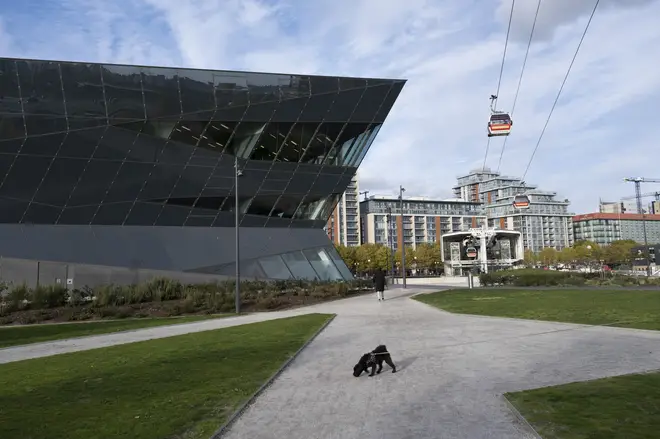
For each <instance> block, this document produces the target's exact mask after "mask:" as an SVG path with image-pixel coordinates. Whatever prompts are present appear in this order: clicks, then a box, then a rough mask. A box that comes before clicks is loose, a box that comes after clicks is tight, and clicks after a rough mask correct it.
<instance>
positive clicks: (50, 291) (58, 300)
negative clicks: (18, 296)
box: [28, 284, 69, 309]
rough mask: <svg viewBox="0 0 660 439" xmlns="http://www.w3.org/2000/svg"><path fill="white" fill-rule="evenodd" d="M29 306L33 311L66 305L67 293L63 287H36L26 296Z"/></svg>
mask: <svg viewBox="0 0 660 439" xmlns="http://www.w3.org/2000/svg"><path fill="white" fill-rule="evenodd" d="M28 297H29V300H30V306H31V307H32V308H34V309H44V308H58V307H60V306H64V305H66V303H67V302H68V300H69V291H68V290H67V288H66V287H65V286H63V285H59V284H55V285H46V286H44V285H37V286H36V287H35V288H34V289H33V290H32V291H30V293H29V294H28Z"/></svg>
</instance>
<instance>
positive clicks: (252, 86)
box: [245, 73, 286, 105]
mask: <svg viewBox="0 0 660 439" xmlns="http://www.w3.org/2000/svg"><path fill="white" fill-rule="evenodd" d="M245 77H246V81H247V86H248V89H249V93H250V105H254V104H259V103H262V102H273V101H275V102H277V101H279V100H280V80H281V81H282V83H284V84H286V75H273V74H268V73H246V74H245Z"/></svg>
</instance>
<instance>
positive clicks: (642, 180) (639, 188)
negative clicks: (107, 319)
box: [623, 177, 660, 276]
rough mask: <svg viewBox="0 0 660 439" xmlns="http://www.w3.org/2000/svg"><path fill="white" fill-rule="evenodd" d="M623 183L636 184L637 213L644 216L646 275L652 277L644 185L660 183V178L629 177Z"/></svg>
mask: <svg viewBox="0 0 660 439" xmlns="http://www.w3.org/2000/svg"><path fill="white" fill-rule="evenodd" d="M623 181H627V182H629V183H634V184H635V201H636V203H637V213H639V214H640V215H642V230H643V233H644V252H645V253H646V275H647V276H651V255H650V252H649V242H648V238H647V235H646V215H645V214H644V208H643V206H642V183H660V178H646V177H627V178H624V179H623Z"/></svg>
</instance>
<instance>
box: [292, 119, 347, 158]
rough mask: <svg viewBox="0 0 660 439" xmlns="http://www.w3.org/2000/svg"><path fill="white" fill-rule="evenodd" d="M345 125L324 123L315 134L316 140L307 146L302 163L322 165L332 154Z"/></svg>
mask: <svg viewBox="0 0 660 439" xmlns="http://www.w3.org/2000/svg"><path fill="white" fill-rule="evenodd" d="M343 128H344V124H343V123H337V122H331V123H322V124H321V126H320V127H319V128H318V130H317V131H316V132H315V133H314V138H313V139H312V140H311V141H310V142H309V143H308V144H307V147H306V149H305V153H304V154H303V158H302V160H301V162H303V163H313V164H319V165H320V164H322V163H323V162H324V161H325V160H326V157H327V156H328V155H329V154H332V151H333V148H332V146H333V145H334V144H335V141H336V140H337V138H338V137H339V136H340V134H341V131H342V129H343Z"/></svg>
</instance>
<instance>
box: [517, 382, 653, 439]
mask: <svg viewBox="0 0 660 439" xmlns="http://www.w3.org/2000/svg"><path fill="white" fill-rule="evenodd" d="M506 397H507V398H508V399H509V401H510V402H511V403H512V404H513V405H514V407H516V408H517V409H518V410H519V411H520V413H521V414H522V415H523V416H524V417H525V419H527V421H528V422H529V423H530V424H531V425H532V426H533V427H534V428H535V429H536V431H538V432H539V434H540V435H541V436H542V437H543V438H544V439H587V438H589V439H591V438H593V439H597V438H603V439H604V438H625V439H655V438H657V437H658V431H660V373H651V374H640V375H626V376H620V377H613V378H605V379H601V380H595V381H587V382H582V383H572V384H566V385H562V386H556V387H546V388H542V389H536V390H530V391H525V392H516V393H509V394H506Z"/></svg>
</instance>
